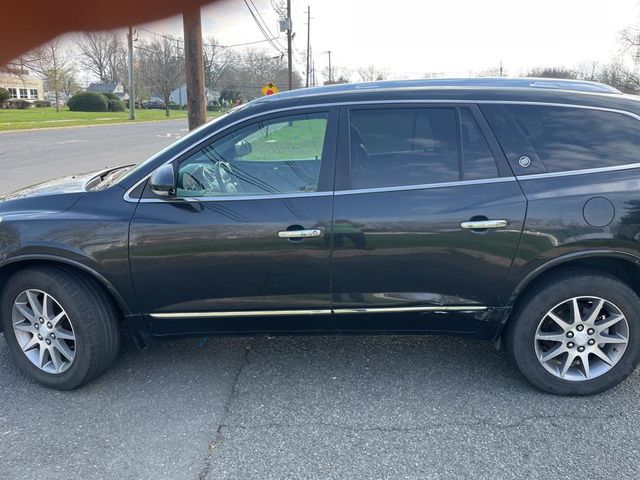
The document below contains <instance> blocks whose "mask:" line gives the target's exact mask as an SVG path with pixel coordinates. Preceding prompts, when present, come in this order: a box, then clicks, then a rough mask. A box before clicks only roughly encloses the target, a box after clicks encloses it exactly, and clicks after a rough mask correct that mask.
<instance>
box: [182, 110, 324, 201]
mask: <svg viewBox="0 0 640 480" xmlns="http://www.w3.org/2000/svg"><path fill="white" fill-rule="evenodd" d="M327 121H328V114H327V113H314V114H307V115H292V116H287V117H280V118H277V119H272V120H265V121H261V122H258V123H254V124H251V125H249V126H246V127H243V128H241V129H239V130H236V131H234V132H233V133H231V134H229V135H226V136H224V137H222V138H220V139H218V140H216V141H214V142H212V143H210V144H208V145H206V146H205V147H203V148H202V149H200V150H198V151H197V152H196V153H194V154H192V155H190V156H189V157H187V158H186V159H185V160H183V161H182V162H181V163H180V167H179V169H178V189H177V192H176V193H177V195H178V196H179V197H213V196H226V195H265V194H279V193H299V192H314V191H316V189H317V186H318V178H319V174H320V162H321V159H322V149H323V146H324V137H325V133H326V128H327Z"/></svg>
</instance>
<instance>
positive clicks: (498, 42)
mask: <svg viewBox="0 0 640 480" xmlns="http://www.w3.org/2000/svg"><path fill="white" fill-rule="evenodd" d="M253 2H254V3H255V5H256V7H257V9H258V10H259V11H260V13H261V15H262V17H263V18H264V20H265V22H266V24H267V26H268V27H269V28H270V29H271V31H272V32H273V33H274V34H275V35H281V36H282V40H280V44H282V45H284V46H286V39H285V38H284V34H279V33H278V26H277V20H278V15H277V13H276V12H275V10H274V8H273V3H276V4H281V3H284V2H283V0H253ZM307 6H310V7H311V17H312V19H311V44H312V51H313V52H314V59H315V62H316V69H317V71H318V72H320V71H321V70H322V69H323V68H325V67H326V66H327V61H328V58H327V54H324V53H322V52H326V51H327V50H331V51H332V64H333V65H334V66H336V67H344V68H348V69H351V70H352V71H355V70H357V69H358V68H359V67H363V66H367V65H370V64H372V65H375V66H376V67H378V68H380V69H383V70H386V71H387V72H388V74H389V77H390V78H419V77H423V76H424V75H425V74H436V75H440V76H468V75H471V74H474V73H478V72H481V71H484V70H487V69H490V68H495V67H498V66H499V65H500V63H501V62H502V65H503V67H504V71H505V74H507V75H511V76H517V75H522V74H524V73H526V71H527V70H528V69H530V68H532V67H537V66H565V67H576V66H578V65H579V64H580V63H582V62H590V61H598V62H607V61H608V60H610V59H611V58H612V57H613V56H615V55H616V54H617V53H619V51H620V43H619V33H620V30H622V29H623V28H625V27H632V26H634V25H639V26H640V0H609V1H608V2H605V1H603V0H534V1H531V0H526V1H524V0H510V1H508V0H483V1H477V0H444V1H436V0H393V1H383V0H292V19H293V30H294V32H295V34H296V35H295V38H294V52H295V53H294V57H295V60H296V62H295V63H296V68H297V70H298V71H300V72H303V71H304V63H305V61H304V52H305V49H306V42H307V26H306V9H307ZM202 24H203V35H204V36H205V37H210V36H213V37H215V38H216V39H217V40H218V41H219V42H220V43H221V44H224V45H230V44H237V43H243V42H251V41H257V40H262V39H264V37H263V36H262V33H261V32H260V30H259V29H258V27H257V26H256V24H255V23H254V20H253V19H252V17H251V15H250V13H249V11H248V9H247V7H246V5H245V4H244V1H243V0H226V1H224V2H218V3H216V4H213V5H209V6H206V7H204V8H203V10H202ZM144 28H147V29H149V30H153V31H156V32H158V33H165V34H172V35H181V34H182V20H181V18H180V17H177V18H175V17H174V18H170V19H166V20H163V21H159V22H154V23H151V24H147V25H145V26H144ZM140 34H141V35H142V36H145V35H149V34H147V33H145V32H143V31H140ZM257 47H259V48H263V49H267V50H269V51H272V52H273V54H274V56H275V55H277V54H278V52H277V51H276V50H275V49H272V48H271V47H269V46H268V44H267V43H262V44H258V45H257Z"/></svg>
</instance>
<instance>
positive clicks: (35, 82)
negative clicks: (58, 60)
mask: <svg viewBox="0 0 640 480" xmlns="http://www.w3.org/2000/svg"><path fill="white" fill-rule="evenodd" d="M0 88H6V89H7V90H9V95H11V98H12V99H14V100H26V101H28V102H31V103H33V102H35V101H36V100H44V98H45V97H44V87H43V83H42V80H41V79H40V78H38V77H34V76H32V75H30V74H29V71H28V70H25V69H22V68H9V67H6V68H3V69H0Z"/></svg>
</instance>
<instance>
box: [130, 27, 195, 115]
mask: <svg viewBox="0 0 640 480" xmlns="http://www.w3.org/2000/svg"><path fill="white" fill-rule="evenodd" d="M138 53H139V56H138V57H139V65H140V73H141V74H142V78H143V79H144V81H145V83H146V84H147V85H148V87H149V90H150V91H151V93H152V94H153V95H157V96H158V97H159V98H161V99H162V101H163V102H164V103H165V107H166V115H167V117H168V116H169V102H170V100H171V92H173V91H174V90H175V89H176V88H178V87H180V86H181V85H182V84H183V82H184V57H181V56H180V55H179V54H178V45H177V41H176V40H173V39H171V38H164V37H163V38H161V39H158V40H153V41H151V42H148V43H143V44H142V45H141V46H140V47H139V48H138Z"/></svg>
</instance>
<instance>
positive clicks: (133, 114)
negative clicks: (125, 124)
mask: <svg viewBox="0 0 640 480" xmlns="http://www.w3.org/2000/svg"><path fill="white" fill-rule="evenodd" d="M127 45H128V47H129V62H128V63H129V120H135V119H136V105H135V103H136V94H135V92H134V90H133V27H132V26H131V25H129V35H128V36H127Z"/></svg>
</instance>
